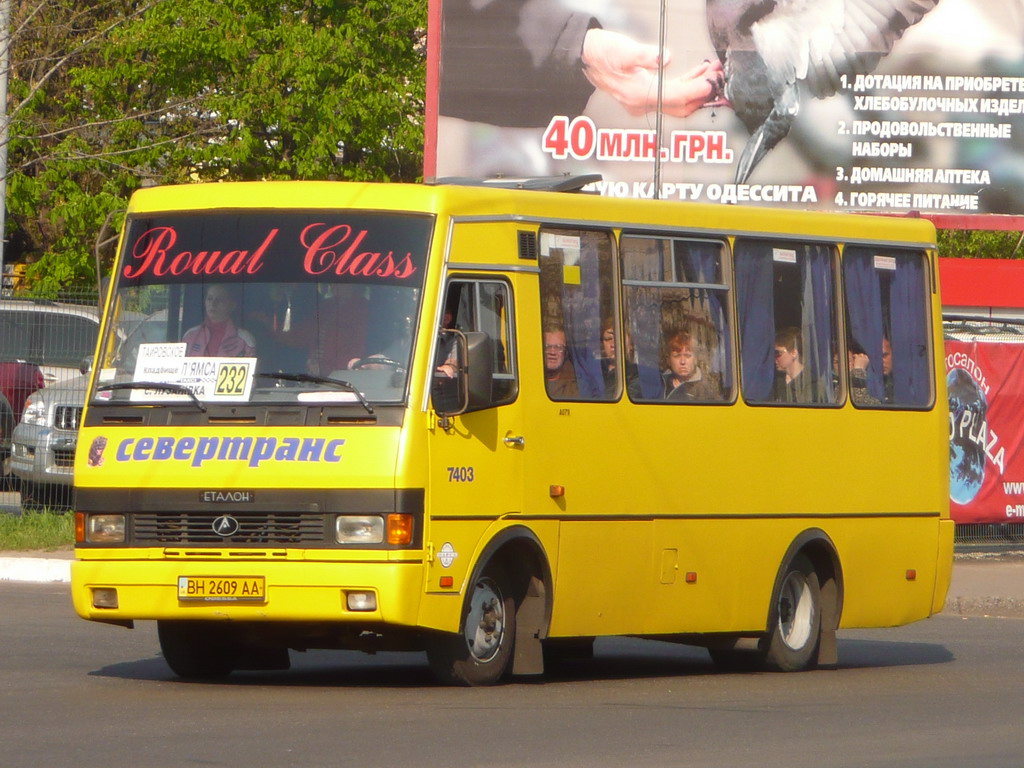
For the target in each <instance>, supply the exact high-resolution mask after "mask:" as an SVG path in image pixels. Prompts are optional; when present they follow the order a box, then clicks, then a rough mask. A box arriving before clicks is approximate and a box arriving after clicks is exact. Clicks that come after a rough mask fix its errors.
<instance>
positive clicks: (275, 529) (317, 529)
mask: <svg viewBox="0 0 1024 768" xmlns="http://www.w3.org/2000/svg"><path fill="white" fill-rule="evenodd" d="M218 517H221V515H217V514H211V513H206V512H139V513H136V514H134V515H133V516H132V520H133V536H134V541H135V543H136V544H206V545H210V546H240V545H246V544H252V545H258V546H266V545H267V544H302V543H308V544H321V545H322V544H323V543H324V541H325V528H324V526H325V519H324V515H319V514H309V513H302V512H250V513H241V512H232V513H231V517H232V518H234V519H235V520H237V521H238V524H239V525H238V532H237V533H235V534H234V535H233V536H221V535H220V534H218V533H217V532H216V531H214V526H213V523H214V520H216V519H217V518H218Z"/></svg>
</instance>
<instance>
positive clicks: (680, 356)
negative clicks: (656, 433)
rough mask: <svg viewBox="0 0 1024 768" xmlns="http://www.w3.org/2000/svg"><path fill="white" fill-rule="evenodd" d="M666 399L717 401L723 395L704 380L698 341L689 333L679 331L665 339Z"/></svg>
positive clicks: (663, 376) (663, 379)
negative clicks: (699, 358) (699, 361)
mask: <svg viewBox="0 0 1024 768" xmlns="http://www.w3.org/2000/svg"><path fill="white" fill-rule="evenodd" d="M663 356H664V361H665V368H666V370H665V372H664V373H662V375H661V378H662V381H663V382H664V384H665V399H666V400H672V401H691V400H717V399H719V397H720V393H719V392H716V391H715V389H716V387H715V386H714V385H713V384H712V383H711V382H710V381H708V379H706V378H705V376H704V372H703V370H702V369H701V367H700V365H699V363H698V361H697V344H696V340H695V339H694V337H693V334H691V333H690V332H689V331H687V330H676V331H672V332H670V333H669V335H668V337H667V338H666V339H665V351H664V355H663Z"/></svg>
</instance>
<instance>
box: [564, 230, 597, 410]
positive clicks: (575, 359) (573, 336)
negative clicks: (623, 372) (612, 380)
mask: <svg viewBox="0 0 1024 768" xmlns="http://www.w3.org/2000/svg"><path fill="white" fill-rule="evenodd" d="M598 238H606V236H604V235H598V234H595V233H590V232H581V233H580V262H579V266H580V285H573V284H571V283H565V282H563V283H562V313H563V319H564V322H565V337H566V345H567V347H568V348H567V349H566V354H567V355H568V356H569V361H570V362H571V363H572V365H573V369H574V370H575V372H576V387H577V389H578V390H579V396H580V399H582V400H597V399H603V398H604V376H603V375H602V373H601V363H600V361H599V360H598V359H597V357H596V353H597V352H598V350H600V349H601V300H600V294H601V281H600V272H601V259H600V256H599V251H600V249H599V247H598V242H597V239H598ZM564 274H565V273H564V268H563V275H564Z"/></svg>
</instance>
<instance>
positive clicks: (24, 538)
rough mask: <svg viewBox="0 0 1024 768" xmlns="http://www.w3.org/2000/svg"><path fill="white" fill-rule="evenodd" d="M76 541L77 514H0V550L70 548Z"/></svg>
mask: <svg viewBox="0 0 1024 768" xmlns="http://www.w3.org/2000/svg"><path fill="white" fill-rule="evenodd" d="M74 543H75V516H74V515H73V514H72V513H70V512H68V513H65V514H61V515H58V514H55V513H53V512H23V513H22V514H21V515H20V516H19V515H4V514H0V550H19V551H26V550H46V551H51V552H52V551H53V550H55V549H67V548H68V547H71V546H74Z"/></svg>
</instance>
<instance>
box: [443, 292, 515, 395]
mask: <svg viewBox="0 0 1024 768" xmlns="http://www.w3.org/2000/svg"><path fill="white" fill-rule="evenodd" d="M510 297H511V292H510V290H509V286H508V284H507V283H505V282H503V281H500V280H452V281H451V282H449V284H448V289H447V292H446V293H445V301H444V307H443V309H442V317H441V327H442V329H444V328H449V329H456V330H460V331H479V332H482V333H485V334H487V336H488V338H489V339H490V348H491V351H492V355H493V360H492V370H493V374H492V384H491V400H492V404H493V405H503V404H505V403H510V402H512V401H513V400H515V399H516V395H517V393H518V391H519V383H518V382H519V377H518V374H517V372H516V363H515V336H514V334H513V328H514V327H515V326H514V323H513V320H514V318H513V315H512V301H511V298H510ZM449 346H450V345H448V344H446V343H445V342H444V341H443V340H439V342H438V348H437V351H436V352H435V361H436V366H442V365H444V364H445V363H446V355H447V352H446V350H447V349H448V348H449ZM436 366H435V367H436Z"/></svg>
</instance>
